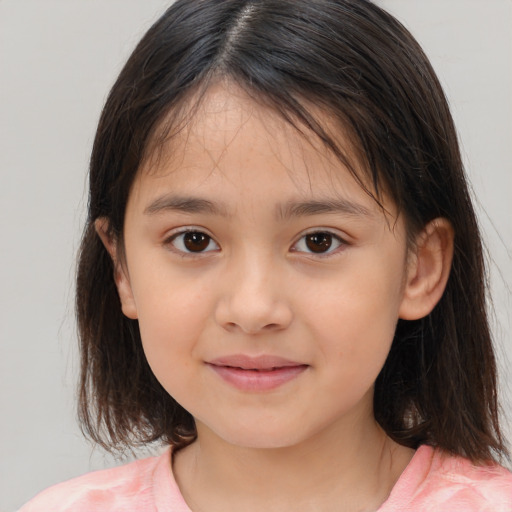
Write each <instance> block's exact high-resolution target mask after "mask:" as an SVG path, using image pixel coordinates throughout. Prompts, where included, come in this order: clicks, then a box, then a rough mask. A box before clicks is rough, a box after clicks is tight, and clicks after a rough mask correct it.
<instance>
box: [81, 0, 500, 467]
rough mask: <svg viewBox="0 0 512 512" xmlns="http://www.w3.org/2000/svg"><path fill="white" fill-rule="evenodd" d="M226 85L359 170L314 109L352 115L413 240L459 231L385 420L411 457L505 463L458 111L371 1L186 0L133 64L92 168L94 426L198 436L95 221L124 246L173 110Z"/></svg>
mask: <svg viewBox="0 0 512 512" xmlns="http://www.w3.org/2000/svg"><path fill="white" fill-rule="evenodd" d="M219 78H222V79H227V80H230V81H232V82H233V83H236V84H237V85H238V86H239V87H242V88H243V89H244V90H245V91H246V92H247V93H248V94H250V95H251V96H252V97H253V98H255V99H256V100H257V101H261V102H263V103H265V104H266V105H269V106H271V107H272V108H273V109H274V110H275V111H276V112H278V113H279V114H280V115H282V116H283V117H284V118H285V119H286V120H287V121H289V122H290V123H292V124H293V125H294V126H296V127H297V128H298V129H299V130H300V131H302V132H303V133H307V132H310V133H311V131H313V132H314V133H316V135H318V137H320V139H321V140H322V141H323V142H324V143H325V144H326V146H327V147H328V148H329V149H330V150H331V151H334V152H335V154H336V155H337V156H338V157H339V158H340V159H341V160H342V161H343V162H344V163H345V164H348V165H349V164H350V162H349V161H348V160H347V157H346V156H345V155H346V154H347V152H346V151H344V150H343V148H342V147H341V146H340V141H338V140H336V136H335V135H334V136H333V135H332V134H331V135H330V134H329V133H328V131H327V130H326V128H325V126H324V125H325V120H324V123H322V118H321V116H319V115H318V112H319V109H318V108H316V109H312V108H311V105H314V106H315V107H320V109H321V111H323V112H328V114H329V117H331V118H334V119H336V120H338V121H339V123H340V124H341V125H342V126H343V127H344V130H346V131H347V132H348V133H349V134H350V140H351V143H352V144H353V146H354V147H355V148H357V149H358V155H359V160H360V163H362V164H363V167H364V169H365V172H366V173H367V175H368V177H369V178H370V181H371V183H372V184H373V187H372V190H371V191H370V192H371V193H372V195H374V197H375V198H376V200H378V197H379V194H380V191H381V190H382V189H383V187H384V188H385V190H386V192H388V193H389V194H390V195H391V197H392V198H393V200H394V201H395V202H396V204H397V206H398V208H399V211H400V212H401V213H402V214H403V215H404V216H405V219H406V221H407V225H408V230H409V234H411V233H412V234H413V233H415V232H417V231H418V230H420V229H421V228H422V227H423V226H425V224H426V223H427V222H429V221H430V220H432V219H434V218H436V217H444V218H446V219H448V220H449V221H450V222H451V224H452V226H453V228H454V230H455V252H454V258H453V265H452V270H451V274H450V278H449V281H448V284H447V287H446V290H445V293H444V295H443V297H442V298H441V300H440V302H439V304H438V305H437V306H436V307H435V309H434V310H433V311H432V313H431V314H430V315H429V316H428V317H426V318H423V319H421V320H418V321H403V320H400V321H399V323H398V326H397V330H396V335H395V338H394V341H393V345H392V348H391V351H390V354H389V356H388V358H387V361H386V363H385V365H384V368H383V369H382V371H381V373H380V375H379V376H378V379H377V382H376V385H375V398H374V412H375V417H376V419H377V420H378V422H379V423H380V425H381V426H382V427H383V428H384V430H385V431H386V432H387V433H388V435H389V436H390V437H392V438H393V439H394V440H396V441H397V442H399V443H401V444H403V445H405V446H409V447H413V448H416V447H418V446H419V445H420V444H423V443H427V444H430V445H434V446H439V447H441V448H443V449H445V450H447V451H449V452H451V453H455V454H461V455H464V456H467V457H469V458H470V459H472V460H474V461H483V460H491V459H492V458H498V457H499V456H500V455H503V454H506V450H505V446H504V443H503V439H502V437H501V434H500V428H499V422H498V403H497V385H496V365H495V359H494V354H493V348H492V343H491V337H490V333H489V327H488V322H487V314H486V303H485V298H486V282H485V269H484V262H483V257H482V247H481V240H480V235H479V230H478V225H477V221H476V217H475V213H474V210H473V206H472V203H471V200H470V197H469V193H468V187H467V183H466V179H465V175H464V170H463V166H462V163H461V157H460V153H459V148H458V142H457V136H456V132H455V129H454V126H453V121H452V118H451V115H450V112H449V109H448V105H447V101H446V99H445V96H444V94H443V91H442V89H441V87H440V84H439V82H438V80H437V78H436V76H435V73H434V71H433V70H432V68H431V66H430V64H429V62H428V59H427V58H426V56H425V55H424V53H423V52H422V50H421V48H420V47H419V45H418V43H417V42H416V41H415V40H414V38H413V37H412V36H411V35H410V33H409V32H408V31H407V30H406V29H405V28H404V27H403V26H402V25H401V24H400V23H399V22H398V21H397V20H395V19H394V18H393V17H392V16H390V15H389V14H387V13H386V12H385V11H383V10H382V9H380V8H378V7H377V6H375V5H373V4H372V3H371V2H369V1H365V0H178V1H177V2H176V3H174V4H173V5H172V6H171V7H170V8H169V9H168V10H167V11H166V12H165V14H164V15H163V16H162V17H161V18H160V20H159V21H157V22H156V23H155V24H154V26H153V27H152V28H151V29H150V30H149V31H148V32H147V34H146V35H145V36H144V38H143V39H142V40H141V42H140V43H139V45H138V46H137V48H136V49H135V51H134V52H133V54H132V55H131V57H130V58H129V60H128V62H127V63H126V65H125V67H124V69H123V70H122V72H121V74H120V76H119V78H118V79H117V81H116V83H115V85H114V87H113V88H112V90H111V92H110V95H109V97H108V100H107V102H106V105H105V107H104V110H103V113H102V116H101V119H100V122H99V126H98V131H97V134H96V138H95V141H94V148H93V152H92V157H91V165H90V196H89V216H88V219H87V226H86V228H85V232H84V235H83V240H82V245H81V250H80V256H79V267H78V278H77V299H76V306H77V315H78V325H79V335H80V342H81V364H82V373H81V383H80V416H81V420H82V424H83V426H84V430H85V431H86V432H87V433H88V434H89V435H90V436H91V437H92V438H93V439H94V440H95V441H97V442H99V443H101V444H102V445H103V446H104V447H106V448H109V449H115V448H119V447H123V446H133V445H136V444H138V443H142V444H144V443H148V442H151V441H155V440H161V441H164V442H167V443H171V444H173V445H174V446H176V447H178V448H179V447H182V446H185V445H186V444H188V443H190V442H191V441H192V440H193V439H194V436H195V427H194V420H193V418H192V417H191V415H190V414H189V413H188V412H187V411H186V410H184V409H183V408H182V407H181V406H180V405H179V404H177V403H176V402H175V401H174V399H173V398H172V397H171V396H169V394H168V393H167V392H166V391H165V390H164V389H163V387H162V386H161V385H160V384H159V382H158V381H157V379H156V378H155V377H154V375H153V373H152V372H151V369H150V368H149V365H148V363H147V361H146V358H145V356H144V352H143V349H142V344H141V340H140V334H139V329H138V324H137V321H134V320H130V319H128V318H126V317H124V316H123V314H122V312H121V308H120V302H119V298H118V295H117V291H116V287H115V284H114V280H113V265H112V261H111V258H110V256H109V255H108V253H107V251H106V250H105V248H104V247H103V245H102V243H101V242H100V239H99V238H98V236H97V234H96V233H95V230H94V221H95V220H96V219H98V218H99V217H105V218H107V219H108V220H109V222H110V229H111V234H112V236H113V237H115V238H116V240H117V241H118V242H119V243H120V244H122V238H123V221H124V214H125V207H126V203H127V199H128V195H129V192H130V187H131V185H132V183H133V180H134V177H135V175H136V173H137V171H138V169H139V168H140V166H141V163H142V162H143V160H144V158H146V157H147V154H148V148H149V147H150V146H151V147H154V146H155V137H156V136H155V133H156V132H157V128H158V127H160V126H162V123H163V122H164V120H166V119H167V125H166V126H167V130H166V132H165V135H166V136H167V137H170V136H172V133H171V132H172V129H173V123H172V122H170V121H168V120H169V115H170V114H172V113H173V112H178V111H179V110H180V109H181V110H183V108H184V106H186V108H190V109H192V108H193V105H191V98H192V97H193V95H194V94H195V96H194V97H197V94H196V93H197V91H198V90H199V91H200V90H203V91H205V90H206V89H207V87H208V84H210V83H212V81H213V80H216V79H219ZM174 129H177V128H176V127H174ZM351 168H352V167H351ZM352 172H354V171H352ZM356 177H357V178H358V179H359V178H360V177H358V176H356Z"/></svg>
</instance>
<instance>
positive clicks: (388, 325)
mask: <svg viewBox="0 0 512 512" xmlns="http://www.w3.org/2000/svg"><path fill="white" fill-rule="evenodd" d="M362 263H364V262H363V261H362V260H361V261H359V262H358V266H359V264H361V269H364V272H363V271H352V270H355V269H347V271H346V272H343V274H342V275H340V276H339V278H338V279H334V280H332V282H331V283H330V284H329V286H325V287H323V289H322V290H321V291H319V292H318V293H315V294H313V295H312V297H311V302H310V308H309V315H308V317H307V318H309V319H310V325H309V328H310V329H311V330H312V331H313V336H314V337H315V339H317V340H323V343H321V344H320V348H321V351H322V355H323V357H324V358H325V359H326V360H327V359H328V358H329V357H335V358H337V359H338V360H339V362H340V364H341V365H343V367H344V368H346V369H347V372H348V374H349V375H350V376H351V377H354V376H355V375H356V374H357V373H359V372H363V373H364V372H365V371H366V370H368V372H369V373H371V374H373V373H375V372H377V373H378V371H380V368H381V367H382V365H383V363H384V361H385V359H386V357H387V354H388V352H389V349H390V347H391V343H392V341H393V336H394V332H395V328H396V323H397V320H398V310H399V307H400V303H401V296H402V292H401V280H402V272H401V268H399V267H398V265H397V266H395V267H393V268H391V269H389V268H384V267H383V266H382V265H379V264H378V263H379V262H378V261H375V262H372V264H365V265H363V264H362ZM368 263H369V262H368ZM349 270H350V271H349Z"/></svg>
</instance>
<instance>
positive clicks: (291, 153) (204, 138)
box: [134, 82, 378, 208]
mask: <svg viewBox="0 0 512 512" xmlns="http://www.w3.org/2000/svg"><path fill="white" fill-rule="evenodd" d="M189 105H192V108H189V109H185V110H184V111H182V112H180V114H179V115H175V113H172V114H173V116H172V121H169V122H168V123H167V126H166V123H165V122H164V123H163V127H164V128H162V132H163V133H165V134H166V135H167V136H166V138H165V140H164V142H163V143H162V144H160V145H159V146H158V147H157V149H156V150H153V151H152V152H150V154H149V157H148V158H147V160H146V161H145V163H144V165H143V166H142V168H141V170H140V171H139V173H138V176H137V179H136V186H135V187H134V188H135V189H138V193H141V192H142V191H143V190H142V189H148V188H151V186H153V188H154V187H155V186H156V187H158V186H159V184H160V185H162V186H164V183H165V184H166V185H170V186H172V187H173V188H174V189H175V190H176V191H178V192H180V191H181V190H180V189H185V190H186V191H187V192H188V191H190V190H195V191H196V192H198V191H200V190H203V189H207V188H210V189H211V190H217V191H218V190H219V189H221V188H222V187H224V188H235V189H236V190H238V191H239V192H241V191H244V190H245V191H246V192H250V191H251V190H253V191H254V192H255V193H256V191H257V190H261V188H262V187H261V185H263V188H265V187H266V188H267V191H268V196H271V195H272V192H273V191H280V192H281V193H286V194H289V195H290V196H295V197H297V198H303V199H305V198H310V197H318V198H320V197H331V198H332V197H334V196H340V197H341V198H345V199H346V198H347V197H353V196H358V197H359V198H360V200H361V201H363V202H364V203H366V204H369V205H371V207H372V208H376V207H378V205H377V203H376V202H375V199H374V198H373V197H372V196H371V195H370V194H368V192H366V191H365V190H364V189H363V186H362V184H361V183H360V181H363V183H364V178H361V177H362V176H363V174H364V173H363V171H362V170H361V169H359V168H357V166H358V162H357V159H356V158H355V157H354V155H353V152H351V150H350V144H349V141H348V138H347V137H346V136H345V134H344V133H343V129H342V127H340V126H338V125H336V124H335V122H334V121H333V120H332V119H329V117H328V116H327V114H326V113H324V112H321V111H319V109H317V112H315V115H316V116H317V118H319V119H321V120H322V123H323V127H324V130H325V131H326V133H328V135H330V136H331V137H332V138H333V139H334V140H336V141H337V142H338V143H340V146H341V147H342V148H343V153H344V155H346V156H347V157H348V159H349V160H348V161H349V162H350V164H351V165H352V166H353V169H354V167H355V169H354V171H355V173H356V176H357V178H358V179H359V180H360V181H359V182H358V179H356V177H354V175H353V173H351V172H350V171H349V170H348V168H347V166H346V165H344V164H343V163H342V161H341V160H340V158H338V156H336V155H335V154H334V153H333V152H332V151H331V150H329V149H327V146H326V144H325V143H324V142H322V141H321V140H320V138H319V136H318V135H316V134H315V133H314V132H313V131H312V130H310V129H307V128H305V127H304V125H303V124H302V125H301V124H300V123H294V122H293V120H292V121H290V120H287V119H284V117H283V115H282V114H280V113H278V112H276V110H275V109H272V108H270V107H268V106H265V105H262V103H261V102H258V101H256V100H255V99H254V98H252V97H250V96H249V95H248V94H247V93H246V92H244V91H243V90H241V89H240V88H238V87H237V86H235V85H233V84H232V83H226V82H223V83H217V84H215V85H213V86H211V87H210V88H209V89H208V90H207V91H206V93H205V94H204V95H202V96H200V97H196V98H192V99H191V101H189ZM169 134H170V135H169ZM246 195H247V196H248V197H251V195H250V194H246ZM260 200H261V197H260Z"/></svg>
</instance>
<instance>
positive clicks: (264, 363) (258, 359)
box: [208, 354, 305, 370]
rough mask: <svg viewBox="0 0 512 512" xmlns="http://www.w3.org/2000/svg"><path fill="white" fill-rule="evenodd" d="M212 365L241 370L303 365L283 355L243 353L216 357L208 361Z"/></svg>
mask: <svg viewBox="0 0 512 512" xmlns="http://www.w3.org/2000/svg"><path fill="white" fill-rule="evenodd" d="M208 364H211V365H213V366H229V367H232V368H241V369H242V370H272V369H274V368H285V367H290V366H305V364H304V363H298V362H297V361H292V360H290V359H286V358H284V357H279V356H273V355H267V354H263V355H260V356H249V355H245V354H233V355H229V356H223V357H218V358H216V359H212V360H210V361H208Z"/></svg>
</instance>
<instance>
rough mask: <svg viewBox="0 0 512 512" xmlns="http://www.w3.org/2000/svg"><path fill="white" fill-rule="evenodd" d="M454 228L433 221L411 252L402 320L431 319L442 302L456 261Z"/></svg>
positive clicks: (436, 220) (441, 221)
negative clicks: (427, 317)
mask: <svg viewBox="0 0 512 512" xmlns="http://www.w3.org/2000/svg"><path fill="white" fill-rule="evenodd" d="M453 236H454V233H453V228H452V225H451V224H450V222H449V221H448V220H447V219H443V218H437V219H434V220H432V221H430V222H429V223H428V224H427V225H426V226H425V228H424V229H423V230H422V231H421V233H420V234H419V235H418V237H417V238H416V243H415V246H414V247H413V248H412V249H411V250H410V254H409V262H408V268H407V276H406V283H405V287H404V293H403V298H402V303H401V305H400V310H399V317H400V318H402V319H403V320H418V319H420V318H423V317H425V316H427V315H428V314H429V313H430V312H431V311H432V310H433V309H434V307H435V305H436V304H437V303H438V302H439V300H440V299H441V296H442V295H443V292H444V289H445V288H446V283H447V282H448V277H449V275H450V269H451V264H452V258H453Z"/></svg>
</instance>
